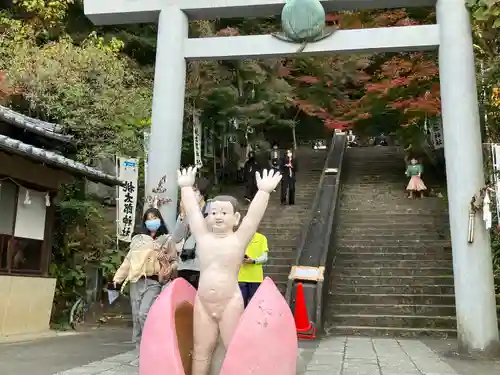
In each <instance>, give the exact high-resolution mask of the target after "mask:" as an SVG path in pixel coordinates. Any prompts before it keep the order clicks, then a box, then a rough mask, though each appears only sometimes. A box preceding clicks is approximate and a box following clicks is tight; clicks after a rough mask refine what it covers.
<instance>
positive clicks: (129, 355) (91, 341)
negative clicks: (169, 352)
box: [0, 329, 500, 375]
mask: <svg viewBox="0 0 500 375" xmlns="http://www.w3.org/2000/svg"><path fill="white" fill-rule="evenodd" d="M129 338H130V331H129V330H128V329H100V330H97V331H93V332H90V333H87V334H81V335H78V336H67V337H57V338H51V339H45V340H39V341H33V342H24V343H16V344H0V363H1V374H2V375H19V374H30V375H138V358H137V357H138V354H137V351H136V350H135V349H133V345H132V344H131V343H129V342H128V340H129ZM453 346H454V344H453V341H446V340H425V341H421V340H396V339H390V338H374V339H370V338H364V337H330V338H326V339H323V340H321V341H318V342H301V343H300V347H301V360H300V362H301V366H299V371H298V374H299V375H471V374H477V375H498V374H500V361H475V360H467V359H458V358H456V357H455V358H453V357H450V356H449V355H447V353H450V352H451V351H453Z"/></svg>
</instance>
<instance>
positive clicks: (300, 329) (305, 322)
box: [293, 283, 316, 340]
mask: <svg viewBox="0 0 500 375" xmlns="http://www.w3.org/2000/svg"><path fill="white" fill-rule="evenodd" d="M293 315H294V318H295V327H296V329H297V337H298V338H299V339H304V340H315V339H316V328H315V327H314V325H313V324H312V322H311V321H310V320H309V314H308V313H307V305H306V297H305V295H304V286H303V285H302V283H298V284H297V290H296V292H295V312H294V314H293Z"/></svg>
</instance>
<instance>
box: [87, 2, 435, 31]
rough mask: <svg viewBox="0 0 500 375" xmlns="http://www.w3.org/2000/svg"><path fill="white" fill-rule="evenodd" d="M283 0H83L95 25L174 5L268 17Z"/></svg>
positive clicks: (152, 18) (132, 19)
mask: <svg viewBox="0 0 500 375" xmlns="http://www.w3.org/2000/svg"><path fill="white" fill-rule="evenodd" d="M284 4H285V0H85V1H84V8H85V14H86V15H87V17H88V18H89V19H90V20H91V21H92V22H93V23H94V24H96V25H119V24H131V23H152V22H156V21H157V20H158V14H159V12H160V10H161V9H163V8H165V7H168V6H177V7H178V8H180V9H182V10H183V11H184V12H185V13H186V14H187V15H188V17H189V19H191V20H211V19H216V18H235V17H269V16H274V15H278V14H280V13H281V10H282V8H283V5H284ZM322 4H323V6H324V8H325V10H326V11H327V12H333V11H340V10H356V9H390V8H392V9H394V8H415V7H427V6H429V7H433V6H435V5H436V0H326V1H322Z"/></svg>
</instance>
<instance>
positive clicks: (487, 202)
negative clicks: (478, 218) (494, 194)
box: [483, 190, 492, 229]
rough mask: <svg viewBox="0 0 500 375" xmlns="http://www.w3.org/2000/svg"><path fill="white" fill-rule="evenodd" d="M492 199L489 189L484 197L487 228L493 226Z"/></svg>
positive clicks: (484, 215) (484, 218)
mask: <svg viewBox="0 0 500 375" xmlns="http://www.w3.org/2000/svg"><path fill="white" fill-rule="evenodd" d="M490 204H491V200H490V194H489V193H488V190H486V192H485V193H484V199H483V220H484V224H485V225H486V229H490V228H491V224H492V220H491V219H492V215H491V207H490Z"/></svg>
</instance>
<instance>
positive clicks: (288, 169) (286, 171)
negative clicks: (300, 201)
mask: <svg viewBox="0 0 500 375" xmlns="http://www.w3.org/2000/svg"><path fill="white" fill-rule="evenodd" d="M297 169H298V168H297V159H296V158H295V157H294V155H293V152H292V150H290V149H289V150H287V152H286V156H285V157H284V158H283V161H282V163H281V174H282V176H283V179H282V180H281V204H286V198H287V195H288V204H290V205H293V204H295V179H296V173H297Z"/></svg>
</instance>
